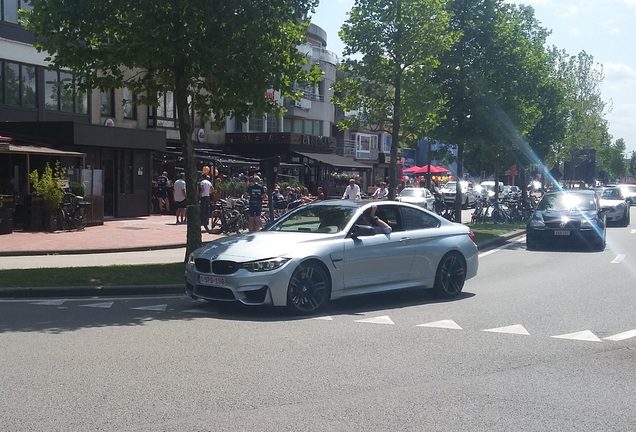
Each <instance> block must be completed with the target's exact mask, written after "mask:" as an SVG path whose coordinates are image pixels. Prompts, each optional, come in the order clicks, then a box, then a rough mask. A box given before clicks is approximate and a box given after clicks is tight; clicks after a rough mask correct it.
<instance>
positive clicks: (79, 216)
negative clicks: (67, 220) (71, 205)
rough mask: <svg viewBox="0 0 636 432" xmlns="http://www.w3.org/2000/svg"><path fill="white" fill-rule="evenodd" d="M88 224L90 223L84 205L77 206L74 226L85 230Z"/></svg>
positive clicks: (74, 214)
mask: <svg viewBox="0 0 636 432" xmlns="http://www.w3.org/2000/svg"><path fill="white" fill-rule="evenodd" d="M87 224H88V217H87V216H86V211H85V210H84V207H82V206H79V207H77V208H76V209H75V212H74V213H73V226H74V227H75V229H77V230H83V229H84V228H86V225H87Z"/></svg>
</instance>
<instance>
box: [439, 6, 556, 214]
mask: <svg viewBox="0 0 636 432" xmlns="http://www.w3.org/2000/svg"><path fill="white" fill-rule="evenodd" d="M451 8H452V13H453V18H452V21H451V26H452V28H453V29H454V30H456V31H461V32H462V37H461V39H460V40H459V41H458V42H457V43H456V44H455V45H454V46H453V48H452V49H451V50H450V51H448V52H446V53H444V54H443V55H442V57H441V59H440V60H441V62H442V67H440V68H438V69H437V70H436V71H435V74H434V75H433V79H434V80H435V82H436V83H437V84H438V85H439V86H440V87H441V89H442V94H443V95H444V97H445V98H446V99H447V100H448V104H447V106H448V113H447V114H446V116H445V117H444V118H443V121H442V122H441V124H440V125H439V127H438V128H436V129H435V131H434V132H433V133H432V137H433V138H435V139H438V140H440V141H444V142H447V143H451V144H456V145H457V148H458V150H457V169H458V172H457V177H458V178H460V179H461V178H462V177H463V166H464V161H465V160H466V161H467V165H470V164H471V163H472V166H473V168H477V167H479V168H480V171H481V170H486V169H487V170H488V171H490V172H494V173H495V178H496V179H497V177H498V176H497V173H498V169H499V167H500V166H503V165H508V164H512V163H514V162H515V161H516V159H517V158H518V157H519V154H522V153H524V152H525V151H526V149H525V148H524V146H523V137H524V136H525V135H526V134H527V133H528V132H529V131H530V130H532V128H533V127H534V126H535V125H536V124H537V122H538V121H539V120H540V118H541V112H540V111H539V109H538V106H537V105H538V104H537V100H538V99H539V98H540V94H539V89H541V88H542V87H543V85H544V82H545V77H546V76H547V75H548V68H547V65H548V58H547V56H546V54H545V50H544V47H543V46H544V43H545V38H546V37H547V34H548V33H547V32H546V31H545V29H543V28H541V27H540V26H539V24H538V22H537V21H536V19H534V15H533V10H532V9H531V8H528V7H524V6H520V7H515V6H513V5H508V4H505V3H504V2H503V1H502V0H482V1H477V2H476V1H474V0H456V1H454V2H452V3H451ZM465 157H466V159H465ZM471 159H472V160H471ZM456 198H457V199H456V203H455V205H456V214H460V208H461V207H460V206H461V188H460V187H458V189H457V197H456Z"/></svg>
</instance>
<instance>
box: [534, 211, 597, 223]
mask: <svg viewBox="0 0 636 432" xmlns="http://www.w3.org/2000/svg"><path fill="white" fill-rule="evenodd" d="M536 214H537V215H538V216H541V217H542V218H543V220H544V221H546V222H549V221H553V220H559V219H562V218H563V217H567V218H569V219H570V220H585V219H587V220H591V219H596V218H597V216H598V213H597V212H595V211H593V210H589V211H578V210H573V211H567V210H537V212H536Z"/></svg>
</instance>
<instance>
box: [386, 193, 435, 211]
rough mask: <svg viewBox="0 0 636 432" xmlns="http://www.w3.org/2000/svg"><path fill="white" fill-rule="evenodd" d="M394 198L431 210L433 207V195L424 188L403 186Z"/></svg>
mask: <svg viewBox="0 0 636 432" xmlns="http://www.w3.org/2000/svg"><path fill="white" fill-rule="evenodd" d="M395 200H396V201H399V202H405V203H409V204H413V205H417V206H420V207H423V208H425V209H427V210H431V211H433V209H434V208H435V197H434V196H433V194H432V193H431V191H429V190H428V189H426V188H404V189H402V191H401V192H400V193H399V194H398V195H397V196H396V197H395Z"/></svg>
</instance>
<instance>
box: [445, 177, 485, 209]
mask: <svg viewBox="0 0 636 432" xmlns="http://www.w3.org/2000/svg"><path fill="white" fill-rule="evenodd" d="M460 186H461V188H462V208H465V209H466V208H468V207H470V206H474V205H475V200H476V199H477V193H476V192H475V186H474V185H473V182H471V181H465V180H462V181H461V182H460ZM441 192H442V195H443V196H444V203H446V205H454V204H455V195H457V181H449V182H448V183H446V184H445V185H444V186H443V187H442V189H441Z"/></svg>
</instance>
